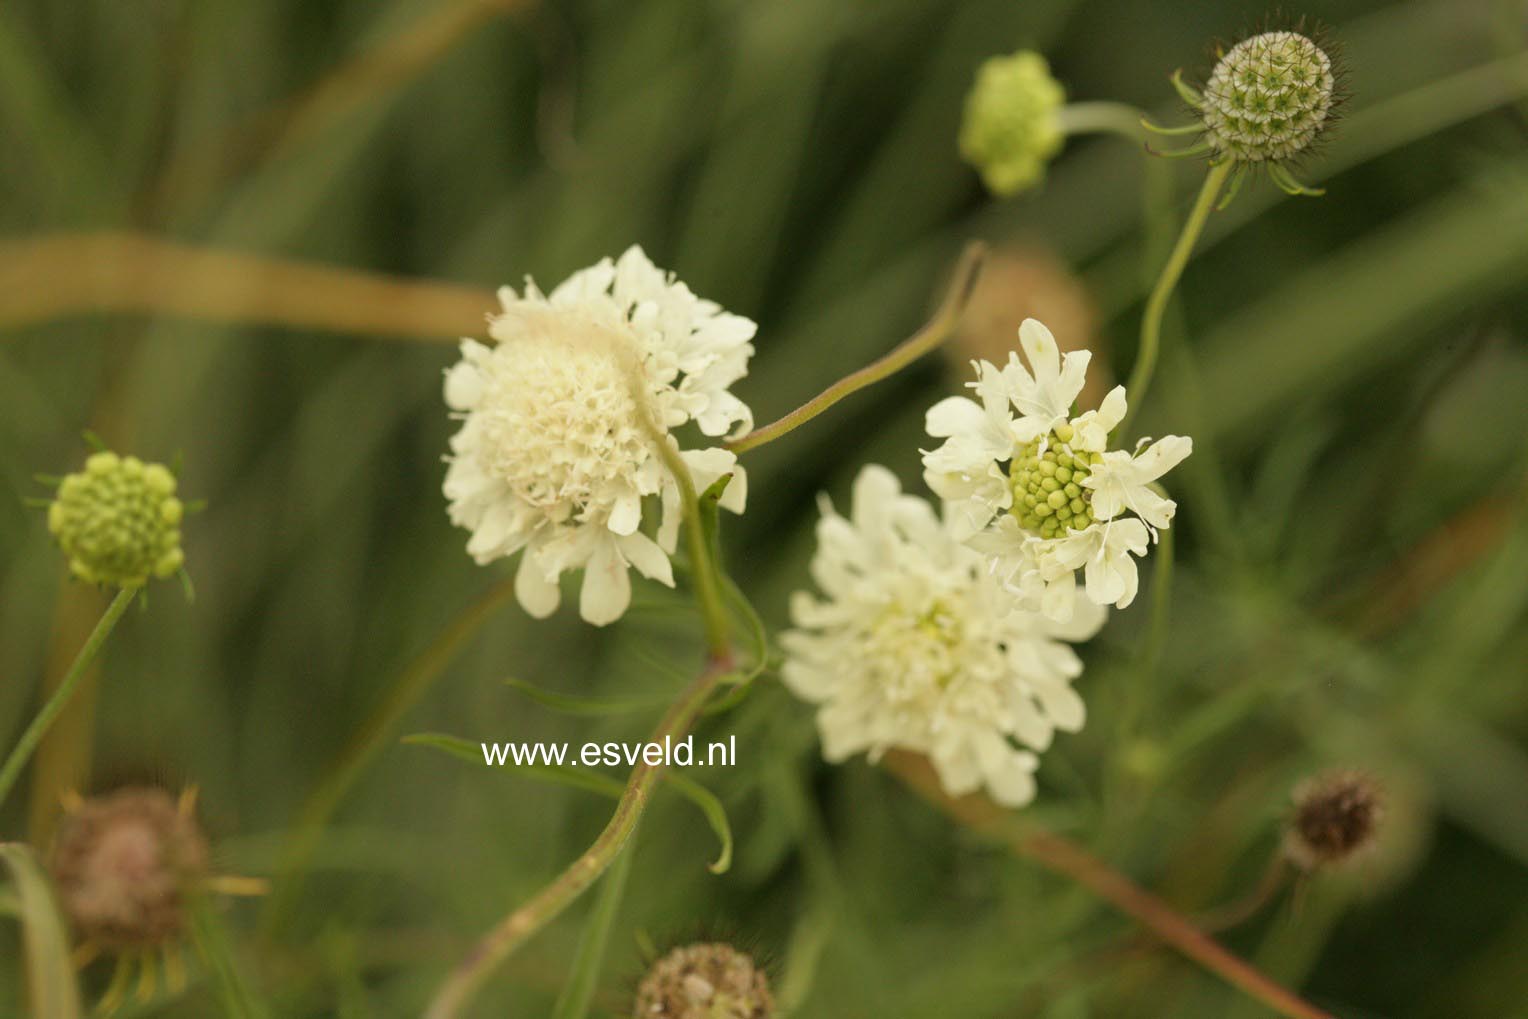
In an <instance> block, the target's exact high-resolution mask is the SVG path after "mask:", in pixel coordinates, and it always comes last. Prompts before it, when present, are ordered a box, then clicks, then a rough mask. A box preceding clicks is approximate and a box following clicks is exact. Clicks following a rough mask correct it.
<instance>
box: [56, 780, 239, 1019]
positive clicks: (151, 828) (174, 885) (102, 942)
mask: <svg viewBox="0 0 1528 1019" xmlns="http://www.w3.org/2000/svg"><path fill="white" fill-rule="evenodd" d="M65 808H66V810H65V814H64V817H63V820H62V822H61V823H60V825H59V829H58V832H57V833H56V834H55V835H54V839H53V849H52V852H51V854H50V856H49V869H50V870H51V872H52V874H53V881H54V884H55V886H56V887H57V890H58V898H59V904H60V906H61V907H62V910H63V912H64V915H65V916H66V917H68V919H69V922H70V925H71V926H72V927H73V928H74V930H75V933H76V934H77V935H78V936H79V939H80V947H79V950H78V951H77V952H76V959H77V961H78V962H79V964H80V965H85V964H86V963H88V962H89V961H90V960H91V959H93V958H95V957H96V956H97V955H99V954H102V953H105V954H106V955H109V956H114V957H115V959H116V972H115V975H114V977H113V979H112V981H111V985H110V988H109V989H108V991H107V993H106V995H105V996H104V997H103V998H102V999H101V1001H100V1002H99V1004H98V1006H97V1011H99V1012H101V1013H103V1014H108V1013H110V1012H112V1011H114V1010H115V1009H116V1008H117V1007H118V1006H119V1005H120V1004H121V1003H122V1001H123V1000H124V998H125V996H126V994H127V989H128V988H129V987H133V988H134V989H135V992H134V993H135V995H136V997H137V999H138V1000H139V1001H141V1002H146V1001H149V1000H151V999H152V998H153V996H154V994H155V991H156V989H157V987H158V983H159V974H160V972H161V969H162V972H163V974H164V979H165V983H166V985H167V986H168V987H169V988H170V990H171V992H172V993H178V992H179V991H180V990H181V989H183V988H184V986H185V982H186V976H185V962H184V959H183V957H182V952H181V943H182V940H183V935H184V934H185V932H186V930H187V928H188V926H189V924H190V911H191V903H192V901H193V898H194V897H195V896H197V895H200V894H204V893H209V892H210V893H221V894H225V895H259V894H262V893H263V892H264V891H265V882H263V881H260V880H256V879H252V878H240V877H230V876H221V875H213V874H212V873H211V853H210V850H209V848H208V844H207V837H206V835H205V834H204V833H203V831H202V828H201V826H200V825H199V824H198V823H197V821H196V792H195V790H194V789H187V790H186V791H184V792H182V793H181V794H180V796H179V797H178V798H175V797H172V796H171V795H170V794H169V793H168V792H166V791H165V790H163V789H159V788H153V787H133V786H130V787H126V788H122V789H118V790H116V791H115V792H111V793H106V794H104V795H101V796H96V797H92V798H91V799H81V798H80V797H78V796H70V797H68V798H67V799H66V802H65ZM135 973H136V977H135V976H134V974H135Z"/></svg>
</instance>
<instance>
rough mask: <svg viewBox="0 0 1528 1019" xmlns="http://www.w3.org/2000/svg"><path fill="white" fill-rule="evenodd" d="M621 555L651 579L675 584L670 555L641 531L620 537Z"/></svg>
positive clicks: (665, 584) (661, 582)
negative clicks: (665, 553)
mask: <svg viewBox="0 0 1528 1019" xmlns="http://www.w3.org/2000/svg"><path fill="white" fill-rule="evenodd" d="M619 545H620V549H621V555H623V556H625V557H626V561H627V562H629V563H631V565H633V566H635V567H636V568H637V572H639V573H641V574H642V576H644V577H647V578H648V579H649V580H656V581H657V582H658V583H660V584H663V585H664V586H665V587H673V586H674V569H673V566H672V565H671V564H670V563H669V558H668V556H666V555H664V554H663V549H661V548H659V547H658V543H657V542H655V541H653V539H651V538H649V537H648V536H647V535H645V534H643V533H641V532H640V531H639V532H637V533H636V534H628V535H627V536H626V537H624V538H621V539H619Z"/></svg>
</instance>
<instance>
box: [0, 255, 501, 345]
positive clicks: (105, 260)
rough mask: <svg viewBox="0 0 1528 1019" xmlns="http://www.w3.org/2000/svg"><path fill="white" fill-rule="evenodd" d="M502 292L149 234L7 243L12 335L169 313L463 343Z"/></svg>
mask: <svg viewBox="0 0 1528 1019" xmlns="http://www.w3.org/2000/svg"><path fill="white" fill-rule="evenodd" d="M495 304H496V302H495V299H494V295H493V294H492V292H490V291H487V290H479V289H476V288H473V287H466V286H462V285H461V284H457V283H448V282H443V281H435V280H415V279H408V278H405V277H399V276H386V275H382V274H380V273H370V272H362V271H360V270H356V269H345V268H337V267H333V266H327V265H321V264H318V263H313V262H300V261H295V260H287V259H277V258H268V257H265V256H261V255H251V254H243V253H239V252H232V251H222V250H219V249H216V248H205V247H196V246H192V245H189V244H181V243H178V242H175V241H169V240H164V239H162V238H158V237H153V236H150V235H147V234H137V233H115V232H103V233H81V234H74V233H64V234H47V235H44V236H41V237H35V238H30V239H27V240H19V241H9V242H6V243H0V330H6V329H18V328H24V327H27V326H33V325H38V324H41V323H44V322H49V321H53V320H55V319H62V318H69V317H72V316H77V315H85V314H91V313H108V314H129V315H156V316H157V315H165V316H174V317H183V318H191V319H201V320H204V321H211V322H220V323H239V324H250V325H277V326H287V327H290V328H294V329H306V330H319V331H323V332H335V333H356V334H360V335H366V336H376V337H392V338H416V339H423V340H427V341H431V342H437V343H451V342H455V341H456V339H457V338H458V337H460V336H464V335H474V334H479V333H481V332H482V331H483V320H484V317H485V315H486V314H487V313H488V312H489V311H491V310H492V309H493V308H494V307H495Z"/></svg>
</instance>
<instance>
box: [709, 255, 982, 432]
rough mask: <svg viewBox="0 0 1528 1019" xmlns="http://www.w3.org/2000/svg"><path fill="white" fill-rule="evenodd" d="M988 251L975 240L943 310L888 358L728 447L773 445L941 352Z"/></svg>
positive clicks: (957, 269)
mask: <svg viewBox="0 0 1528 1019" xmlns="http://www.w3.org/2000/svg"><path fill="white" fill-rule="evenodd" d="M986 252H987V249H986V245H984V244H982V243H981V242H980V241H973V242H971V243H970V244H968V245H966V249H965V251H964V252H962V254H961V256H960V262H959V263H958V264H957V265H956V266H955V275H954V276H953V277H952V279H951V280H950V287H949V289H948V290H947V291H945V295H944V300H943V301H942V302H941V303H940V305H939V310H938V311H936V312H935V313H934V317H933V318H931V319H929V320H928V322H927V324H925V325H924V327H923V328H922V329H920V330H918V331H917V332H916V333H913V335H912V336H909V337H908V338H907V339H905V340H903V341H902V342H901V343H900V344H899V345H898V346H897V347H895V348H894V349H893V350H892V351H891V352H890V353H888V354H887V355H886V356H885V357H882V358H881V359H880V360H878V361H873V362H871V363H870V364H868V365H866V366H865V367H863V368H861V369H860V370H859V371H857V372H854V373H852V374H850V375H845V376H844V377H843V378H841V379H839V380H838V381H837V382H835V383H833V384H832V385H831V386H829V387H828V388H827V389H824V390H823V391H822V392H821V393H818V394H817V395H816V396H814V397H813V398H812V399H810V400H808V401H807V402H806V403H803V404H802V405H801V406H799V407H797V408H796V409H795V410H793V411H791V412H790V413H789V414H787V415H785V416H784V417H782V418H780V419H779V420H778V421H774V422H771V423H770V424H767V425H764V426H763V427H761V428H755V429H754V430H753V431H751V432H749V433H748V434H747V435H745V436H743V437H742V438H741V439H736V440H734V441H732V442H729V443H727V448H728V449H730V450H732V451H733V452H734V453H746V452H748V451H749V450H750V449H757V448H758V447H760V446H762V445H764V444H765V443H767V442H773V441H774V440H776V439H778V438H779V437H780V436H782V435H784V434H786V433H787V432H790V431H793V430H795V429H797V428H800V427H801V426H802V425H804V424H806V423H807V422H808V421H810V420H812V419H813V418H814V417H816V416H817V415H819V414H821V413H822V412H823V411H825V410H827V409H828V408H829V407H831V406H833V405H834V404H835V403H837V402H838V401H839V400H842V399H843V398H844V397H846V396H849V395H852V394H854V393H857V392H859V391H860V390H861V389H864V388H865V387H866V386H872V385H874V384H875V383H877V382H880V381H881V380H882V379H885V378H888V377H890V376H892V375H895V374H896V373H897V372H899V371H901V370H902V369H903V368H906V367H907V366H908V365H910V364H912V363H913V362H914V361H916V360H918V358H920V357H922V356H923V355H924V354H927V353H929V352H930V351H932V350H936V349H938V347H939V345H940V344H942V343H944V341H945V340H947V339H949V337H950V334H951V333H953V332H954V331H955V326H956V324H957V323H958V322H959V321H960V316H961V313H962V312H964V311H965V309H966V302H967V301H968V300H970V297H971V292H972V290H974V289H975V288H976V278H977V275H978V274H979V272H980V270H981V264H982V259H983V258H984V257H985V255H986Z"/></svg>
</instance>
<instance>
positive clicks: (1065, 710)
mask: <svg viewBox="0 0 1528 1019" xmlns="http://www.w3.org/2000/svg"><path fill="white" fill-rule="evenodd" d="M957 531H958V528H957V527H955V526H954V525H953V524H952V522H951V521H948V520H941V519H940V517H939V516H938V514H936V513H935V511H934V509H933V507H932V506H930V505H929V504H928V503H927V502H925V501H924V500H922V499H919V498H917V497H915V496H910V495H905V494H903V492H902V490H901V486H900V485H899V484H898V483H897V479H896V477H895V476H893V475H892V473H891V472H890V471H888V470H887V469H886V468H884V467H880V466H876V465H874V464H872V465H870V466H867V467H865V468H864V469H863V470H861V471H860V474H859V477H858V478H857V479H856V480H855V483H854V495H853V507H852V509H851V511H850V516H849V518H848V519H845V518H844V517H842V516H839V515H838V514H837V513H835V512H834V511H833V508H832V507H831V506H830V505H827V504H826V503H825V504H824V507H823V517H822V520H821V522H820V523H819V524H818V526H817V541H818V546H817V554H816V557H815V558H814V559H813V560H812V577H813V579H814V580H816V582H817V586H818V587H820V588H821V589H822V593H823V596H824V597H822V598H818V597H815V596H813V595H811V594H808V593H806V592H802V591H798V592H797V593H796V594H795V595H794V597H793V598H792V600H791V620H792V622H793V623H794V625H795V627H796V628H795V629H793V630H790V631H788V632H787V633H785V634H784V635H783V637H782V643H783V644H784V647H785V652H786V659H785V665H784V667H783V669H782V670H781V678H782V679H783V680H784V682H785V684H786V686H788V687H789V688H790V689H791V690H792V691H793V692H795V693H796V695H797V696H799V697H801V698H803V699H804V700H807V701H810V702H812V703H814V704H817V705H820V707H819V710H818V714H817V725H818V729H819V731H820V732H821V734H822V743H823V755H824V756H825V757H827V759H828V760H830V761H841V760H844V759H845V758H848V757H850V756H852V755H853V754H857V753H861V752H867V753H869V754H870V756H871V758H872V759H875V758H876V757H878V756H879V755H880V754H882V753H883V752H885V751H886V750H888V749H892V748H902V749H906V750H913V751H917V752H921V753H923V754H926V755H927V756H928V757H929V759H930V761H931V762H932V763H933V766H934V769H935V771H936V772H937V773H938V775H939V778H940V781H941V783H942V784H943V785H944V788H945V789H946V790H947V791H948V792H949V793H950V794H951V795H955V796H959V795H963V794H966V793H970V792H974V791H976V790H977V789H980V788H983V787H985V789H986V790H987V792H988V793H989V794H990V795H991V796H992V798H993V799H994V800H996V801H997V802H999V803H1003V804H1006V805H1009V806H1020V805H1023V804H1025V803H1027V802H1029V801H1030V799H1032V798H1033V797H1034V792H1035V784H1034V778H1033V772H1034V770H1035V767H1036V765H1037V763H1038V762H1037V759H1036V757H1035V754H1034V753H1033V752H1032V751H1039V750H1044V749H1045V748H1046V747H1047V746H1049V745H1050V741H1051V737H1052V735H1053V734H1054V732H1055V731H1056V730H1057V729H1060V730H1062V731H1065V732H1075V731H1076V730H1078V729H1080V728H1082V723H1083V715H1084V712H1083V704H1082V699H1081V698H1080V697H1079V696H1078V695H1077V693H1076V691H1075V690H1073V689H1072V685H1071V681H1072V680H1073V679H1075V678H1076V677H1077V676H1078V675H1079V674H1080V673H1081V672H1082V662H1081V661H1080V660H1079V659H1078V658H1077V655H1076V654H1075V653H1074V652H1073V651H1072V649H1071V647H1069V646H1068V645H1067V643H1066V642H1067V641H1076V640H1085V639H1087V638H1088V637H1090V636H1092V635H1093V634H1094V633H1095V632H1097V630H1098V628H1099V627H1100V626H1101V625H1102V624H1103V619H1104V611H1105V610H1104V609H1103V608H1101V607H1099V606H1097V605H1093V604H1091V603H1087V604H1085V605H1082V606H1079V610H1078V611H1077V612H1076V613H1075V614H1074V615H1073V616H1072V617H1071V619H1070V620H1069V621H1068V622H1067V623H1064V624H1063V623H1057V622H1054V621H1052V620H1049V619H1046V618H1045V617H1043V616H1041V615H1039V614H1038V613H1035V612H1033V611H1029V610H1027V609H1023V608H1021V607H1020V606H1019V600H1018V599H1017V598H1015V597H1014V595H1013V593H1012V592H1010V591H1009V590H1007V588H1006V587H1005V586H1004V584H1003V583H1002V581H1001V579H1000V578H999V577H998V576H996V575H995V574H994V573H993V571H992V570H991V569H989V567H988V563H987V560H986V558H985V557H984V556H982V555H981V554H980V553H978V552H976V551H974V550H973V549H971V548H969V547H968V546H966V545H965V544H963V543H962V542H961V541H960V540H959V535H958V533H957Z"/></svg>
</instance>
